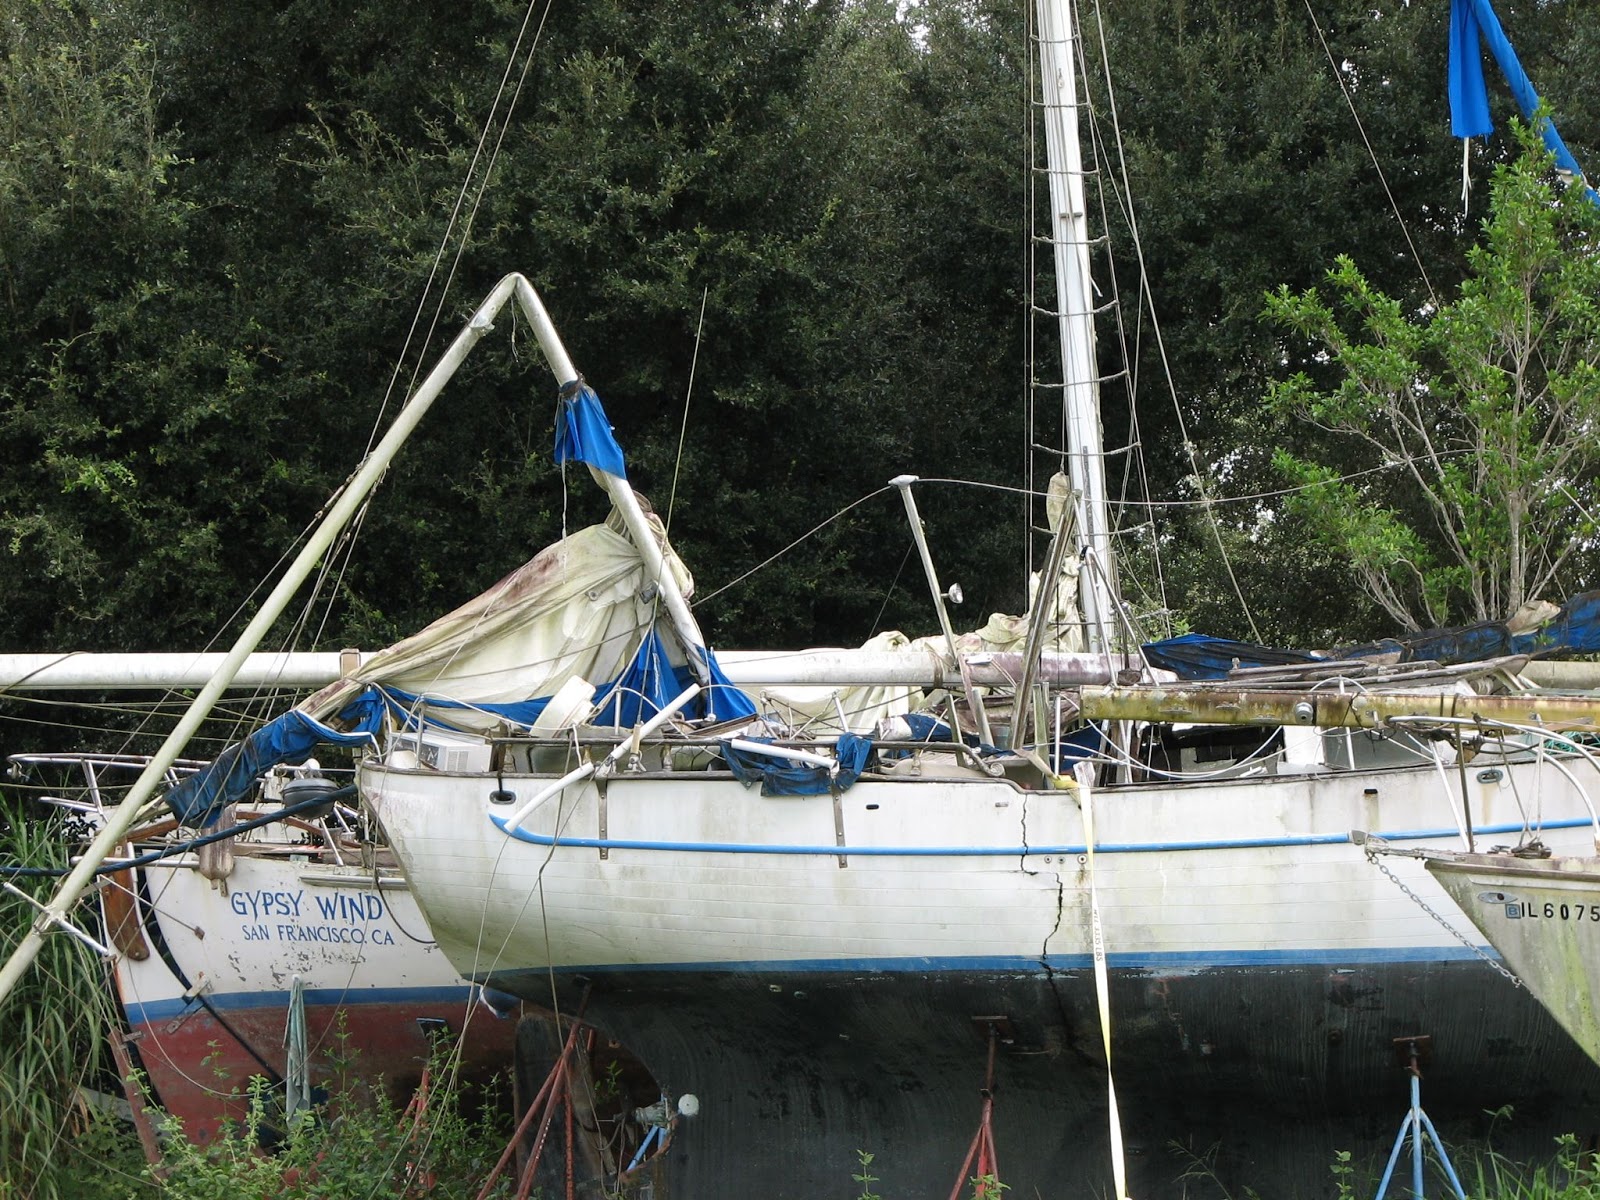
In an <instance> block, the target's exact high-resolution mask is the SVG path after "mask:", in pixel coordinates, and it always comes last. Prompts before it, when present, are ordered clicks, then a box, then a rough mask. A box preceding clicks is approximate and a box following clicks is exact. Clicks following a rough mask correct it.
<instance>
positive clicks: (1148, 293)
mask: <svg viewBox="0 0 1600 1200" xmlns="http://www.w3.org/2000/svg"><path fill="white" fill-rule="evenodd" d="M1094 10H1095V24H1096V27H1097V29H1098V30H1099V35H1100V58H1101V61H1102V62H1107V61H1109V58H1108V48H1107V46H1106V33H1105V20H1104V17H1103V15H1102V13H1101V9H1100V0H1095V4H1094ZM1102 78H1103V80H1104V82H1105V87H1106V106H1107V108H1108V109H1109V110H1110V113H1111V129H1112V138H1113V140H1114V142H1115V144H1116V147H1117V170H1118V174H1119V175H1120V177H1121V180H1122V192H1121V196H1122V199H1121V204H1122V211H1123V214H1124V215H1125V216H1126V217H1127V220H1128V232H1129V235H1130V237H1131V240H1132V242H1133V252H1134V258H1135V260H1136V261H1137V262H1138V264H1139V287H1140V290H1141V291H1142V292H1143V293H1144V299H1145V304H1146V306H1147V307H1148V311H1149V316H1150V332H1151V336H1152V337H1153V338H1154V339H1155V345H1156V353H1157V355H1158V357H1159V358H1160V360H1161V369H1162V372H1163V373H1164V375H1165V376H1166V381H1167V392H1168V394H1169V395H1170V396H1171V397H1172V410H1173V412H1174V413H1175V414H1176V415H1177V418H1178V436H1179V437H1180V438H1181V439H1182V441H1183V449H1184V453H1185V454H1186V455H1187V456H1188V459H1189V466H1190V470H1191V471H1192V472H1193V475H1194V480H1195V486H1196V487H1197V488H1198V489H1199V491H1200V494H1201V498H1202V500H1203V501H1208V500H1209V497H1208V496H1207V495H1206V477H1205V474H1204V473H1203V472H1202V471H1201V470H1200V461H1199V456H1198V455H1197V453H1196V451H1195V445H1194V443H1193V442H1192V441H1191V440H1190V438H1189V427H1188V422H1187V421H1186V420H1185V418H1184V415H1183V405H1182V403H1181V402H1180V401H1179V399H1178V385H1177V381H1176V380H1175V379H1174V378H1173V375H1172V362H1171V360H1170V359H1169V357H1168V355H1167V344H1166V339H1165V337H1164V336H1163V335H1162V332H1161V322H1160V319H1159V318H1158V317H1157V315H1156V298H1155V293H1154V291H1153V290H1152V289H1151V286H1150V269H1149V266H1148V264H1147V263H1146V262H1145V257H1144V242H1143V240H1142V238H1141V237H1140V234H1139V220H1138V216H1137V214H1136V213H1135V211H1134V205H1133V185H1132V182H1131V181H1130V180H1129V178H1128V158H1127V154H1126V152H1125V150H1124V148H1123V140H1122V122H1121V118H1120V117H1119V116H1118V113H1117V96H1116V89H1115V88H1114V87H1113V86H1112V83H1111V75H1110V72H1109V71H1108V72H1103V73H1102ZM1203 511H1204V512H1205V515H1206V521H1207V523H1208V524H1209V525H1210V527H1211V533H1212V536H1213V537H1214V538H1215V539H1216V543H1217V551H1218V553H1219V554H1220V555H1221V558H1222V565H1223V568H1224V570H1225V571H1226V572H1227V575H1228V582H1229V583H1230V584H1231V585H1232V587H1233V594H1234V596H1235V597H1236V598H1237V599H1238V601H1239V607H1240V609H1241V610H1242V611H1243V612H1244V617H1245V620H1246V622H1247V623H1248V624H1249V626H1250V633H1251V635H1252V636H1253V637H1254V638H1255V640H1256V641H1258V642H1259V641H1260V640H1261V631H1260V630H1259V629H1258V628H1257V627H1256V620H1255V616H1254V615H1253V614H1252V613H1251V611H1250V604H1249V602H1248V601H1247V600H1246V599H1245V596H1244V589H1243V588H1241V587H1240V586H1239V579H1238V576H1237V575H1236V574H1235V573H1234V570H1233V560H1232V558H1231V557H1230V556H1229V554H1228V547H1227V545H1226V543H1225V542H1224V541H1223V537H1222V525H1221V523H1220V522H1219V521H1218V520H1217V516H1216V513H1215V512H1214V511H1213V510H1212V509H1211V507H1210V505H1209V503H1207V504H1206V505H1205V507H1204V510H1203Z"/></svg>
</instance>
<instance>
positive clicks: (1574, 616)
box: [1511, 592, 1600, 656]
mask: <svg viewBox="0 0 1600 1200" xmlns="http://www.w3.org/2000/svg"><path fill="white" fill-rule="evenodd" d="M1596 651H1600V592H1583V593H1581V594H1580V595H1577V596H1574V597H1573V598H1572V599H1571V600H1568V601H1567V602H1566V604H1564V605H1563V606H1562V608H1561V611H1560V612H1559V613H1557V614H1556V615H1555V616H1554V617H1553V618H1551V619H1550V620H1549V621H1546V622H1545V623H1544V624H1543V625H1541V626H1539V628H1537V629H1535V630H1533V631H1532V632H1530V633H1519V634H1517V635H1516V636H1515V637H1513V638H1512V639H1511V653H1513V654H1533V655H1537V656H1545V655H1550V654H1592V653H1594V652H1596Z"/></svg>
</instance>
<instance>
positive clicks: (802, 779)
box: [721, 733, 872, 796]
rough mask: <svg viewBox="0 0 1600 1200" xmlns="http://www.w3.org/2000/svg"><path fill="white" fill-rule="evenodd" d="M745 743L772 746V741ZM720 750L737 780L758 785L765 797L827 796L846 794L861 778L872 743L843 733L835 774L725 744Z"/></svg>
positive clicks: (837, 751)
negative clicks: (835, 793)
mask: <svg viewBox="0 0 1600 1200" xmlns="http://www.w3.org/2000/svg"><path fill="white" fill-rule="evenodd" d="M745 740H746V741H750V742H765V743H770V742H771V741H772V740H773V739H771V738H746V739H745ZM721 749H722V759H723V761H724V762H726V763H727V764H728V769H729V770H730V771H732V772H733V773H734V775H735V777H737V778H738V779H739V780H740V781H741V782H743V783H746V784H751V783H757V782H759V783H760V784H761V794H762V795H763V796H826V795H828V794H829V793H830V792H833V791H835V790H837V791H841V792H842V791H844V790H845V789H846V788H848V787H849V786H850V785H851V784H853V783H855V781H856V780H857V779H858V778H859V777H860V775H861V772H862V771H863V770H865V769H866V766H867V759H868V758H870V757H871V756H872V740H871V739H870V738H864V737H862V736H860V735H859V734H855V733H841V734H840V735H839V742H838V745H837V746H836V747H835V748H834V755H835V757H836V758H837V759H838V762H839V770H838V772H837V773H836V774H835V773H832V772H830V771H828V770H827V769H825V768H823V767H814V766H811V765H809V764H807V763H798V762H795V761H793V760H792V759H787V758H778V757H776V756H774V755H769V754H756V753H754V752H752V751H749V750H736V749H734V747H733V746H731V745H729V744H728V743H727V742H723V743H722V747H721Z"/></svg>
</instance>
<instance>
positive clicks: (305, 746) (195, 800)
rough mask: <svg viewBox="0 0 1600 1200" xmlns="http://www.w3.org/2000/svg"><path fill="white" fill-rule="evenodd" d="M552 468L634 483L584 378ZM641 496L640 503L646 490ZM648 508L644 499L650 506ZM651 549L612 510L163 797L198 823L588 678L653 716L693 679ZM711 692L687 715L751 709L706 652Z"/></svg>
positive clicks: (686, 585)
mask: <svg viewBox="0 0 1600 1200" xmlns="http://www.w3.org/2000/svg"><path fill="white" fill-rule="evenodd" d="M554 457H555V459H556V461H557V462H569V461H579V462H583V463H584V464H585V465H587V466H588V467H589V469H590V470H591V472H594V473H596V476H597V478H599V476H600V475H602V474H603V475H606V476H610V477H611V479H610V480H603V481H602V483H603V485H604V486H606V487H607V490H608V491H611V492H612V495H613V496H614V497H615V495H616V494H617V493H616V492H615V491H614V490H613V489H615V488H616V487H617V486H620V487H622V488H627V487H628V484H627V482H626V474H625V466H624V461H623V455H622V450H621V448H620V447H619V446H618V445H617V443H616V439H615V438H614V437H613V436H612V434H611V426H610V424H609V422H608V421H607V420H606V416H605V411H604V409H603V408H602V407H601V405H600V401H599V398H598V397H596V396H595V394H594V392H592V391H591V390H590V389H589V388H588V387H587V386H585V385H583V383H582V381H581V380H580V381H578V382H577V383H576V384H575V385H574V386H572V387H571V388H569V389H567V390H566V391H564V393H563V395H562V397H561V405H560V409H559V412H558V415H557V421H556V445H555V454H554ZM640 499H642V498H640ZM641 507H643V506H642V505H641ZM645 520H646V523H647V524H648V527H649V531H650V536H651V538H652V539H653V540H654V542H655V543H656V547H657V548H658V549H659V550H660V552H661V556H662V560H663V563H664V570H665V571H667V572H670V573H671V575H672V578H673V579H674V580H675V581H676V583H677V585H678V588H679V590H680V591H681V592H682V594H683V595H684V597H686V598H687V597H688V596H689V595H691V594H692V592H693V590H694V580H693V578H692V577H691V576H690V574H689V572H688V570H687V568H685V567H684V565H683V563H682V562H681V561H680V560H679V559H678V557H677V555H676V554H674V553H673V551H672V548H671V546H669V545H668V543H667V538H666V530H665V528H664V527H663V526H662V524H661V522H660V520H659V519H658V518H657V517H655V516H654V515H653V514H649V513H648V512H647V513H646V517H645ZM659 592H660V589H659V587H658V585H657V582H656V580H655V578H654V577H653V576H652V575H651V573H650V570H649V568H648V566H647V565H646V562H645V559H644V556H643V555H642V554H641V553H640V550H639V548H638V547H637V546H636V545H635V544H634V542H633V540H632V539H631V538H630V537H629V536H628V534H626V533H625V532H624V531H623V524H622V520H621V518H620V516H619V514H618V513H617V512H616V510H615V509H613V511H612V514H611V516H610V517H609V518H608V519H607V520H606V522H605V523H603V524H600V525H592V526H589V527H587V528H584V529H580V530H578V531H577V532H576V533H573V534H571V535H569V536H567V537H564V538H562V539H561V540H560V541H558V542H556V543H555V544H554V545H551V546H548V547H546V548H545V549H544V550H542V551H540V552H539V553H538V554H537V555H535V556H534V557H533V558H532V559H531V560H530V561H528V562H527V563H525V564H523V565H522V566H521V567H518V568H517V569H516V570H515V571H513V572H511V574H509V575H507V576H506V577H505V578H504V579H502V580H500V581H499V582H498V583H496V584H495V585H494V586H493V587H491V588H490V589H489V590H488V591H486V592H484V593H483V594H482V595H479V596H477V597H475V598H473V599H472V600H469V601H467V603H465V604H463V605H462V606H461V607H460V608H457V609H456V610H455V611H454V612H450V613H447V614H446V615H444V616H442V617H440V618H439V619H438V620H436V621H434V622H433V623H432V624H430V625H428V626H427V627H426V628H425V629H422V630H420V631H418V632H417V633H414V634H412V635H411V636H410V637H408V638H406V639H405V640H404V641H401V642H397V643H395V644H394V645H393V646H390V647H388V648H387V649H385V650H382V651H380V652H379V653H377V654H375V655H373V657H372V658H370V659H368V660H367V662H366V663H364V664H363V665H362V666H361V668H360V669H359V670H357V671H356V672H355V673H353V674H351V675H349V676H347V677H345V678H343V679H340V680H338V681H337V682H335V683H332V684H330V685H329V686H328V687H325V688H323V689H322V690H321V691H319V692H317V693H316V694H315V695H313V696H312V697H311V698H310V699H308V700H306V701H305V702H304V703H302V704H300V705H299V706H297V707H296V708H295V709H294V710H292V711H291V712H289V713H286V714H284V715H283V716H282V717H279V718H278V719H277V720H275V721H272V722H270V723H269V724H267V725H265V726H263V727H262V728H261V729H259V730H257V731H256V732H255V733H253V734H252V735H251V736H250V737H248V738H246V739H245V740H244V741H243V742H242V743H239V744H238V745H235V746H231V747H229V748H228V750H226V751H224V753H223V754H222V755H221V756H219V758H218V759H217V761H216V762H214V763H212V764H210V765H209V766H207V767H206V768H204V769H203V770H201V771H199V772H197V773H196V774H195V775H193V776H191V777H190V778H188V779H186V780H184V781H183V783H181V784H180V785H179V786H178V787H176V788H174V789H173V790H172V791H171V792H169V793H168V794H167V798H166V799H167V805H168V807H169V808H171V809H172V811H173V813H174V814H175V815H176V816H177V817H178V818H179V819H180V820H181V821H183V822H184V823H185V824H188V825H198V824H202V823H204V822H205V821H207V820H208V819H210V817H211V816H212V815H213V814H214V813H216V812H218V811H219V810H220V809H221V808H222V807H223V806H224V805H226V804H229V803H232V802H233V801H235V800H237V799H239V798H240V797H241V796H243V795H244V794H246V793H247V792H248V791H249V789H250V788H251V787H252V786H253V785H254V781H255V779H256V778H257V777H258V776H259V775H260V774H261V773H262V772H263V771H265V770H268V769H270V768H271V767H273V766H275V765H277V764H279V763H299V762H304V761H305V759H306V758H307V757H309V756H310V755H311V753H312V752H313V750H314V749H315V747H316V746H317V745H318V744H319V743H321V742H329V741H337V742H341V743H344V744H352V743H354V742H371V741H373V740H374V739H375V738H376V736H377V734H378V733H379V731H381V730H383V729H384V728H386V727H389V728H393V727H415V726H417V725H420V724H423V723H427V724H433V725H441V726H445V727H448V728H452V729H457V730H464V731H468V732H474V733H480V734H485V735H489V734H496V733H500V734H506V733H514V732H517V731H521V730H526V729H527V728H528V727H529V726H531V725H532V723H533V721H534V720H535V718H537V717H538V715H539V713H540V712H542V711H543V710H544V708H545V706H546V705H547V704H548V703H549V701H550V698H551V697H552V696H553V695H555V693H556V692H557V691H559V690H560V689H561V687H562V685H563V684H566V683H568V682H569V681H570V680H573V679H583V680H586V681H588V682H590V683H593V684H595V685H597V686H596V690H595V698H596V699H597V700H599V699H609V700H610V702H611V703H610V708H609V710H608V711H609V712H610V714H611V718H612V719H615V720H616V721H617V723H619V724H633V723H635V722H637V721H642V720H645V719H647V718H648V717H650V716H653V715H654V714H655V713H656V712H657V711H659V709H660V708H661V707H662V706H664V705H665V703H666V702H667V699H669V698H670V697H672V696H675V695H677V694H678V693H679V692H681V691H682V690H683V688H684V686H685V685H686V684H687V682H688V680H689V673H688V671H687V669H686V662H687V656H686V654H685V651H684V647H683V645H682V644H681V642H680V641H679V640H678V638H677V637H676V636H675V635H674V634H673V632H672V631H671V629H670V623H665V626H666V628H665V632H664V633H663V631H662V630H658V629H657V624H658V617H659V615H660V613H659V602H658V601H659ZM708 659H709V661H708V664H707V665H708V669H709V675H710V679H711V686H709V687H707V688H706V689H705V691H704V692H703V693H702V694H701V695H700V696H698V697H697V698H696V700H695V702H694V703H693V704H692V705H690V706H689V707H687V708H686V709H685V710H684V715H685V716H687V717H691V718H692V717H716V718H720V719H734V718H738V717H748V716H754V715H755V711H756V709H755V705H754V704H753V703H752V702H751V701H750V699H749V697H747V696H745V695H744V693H743V692H741V691H740V690H739V689H738V688H736V687H734V686H733V685H731V684H730V683H728V681H727V678H726V676H724V675H723V674H722V672H721V670H720V669H719V668H718V667H717V666H716V662H715V659H714V658H709V655H708Z"/></svg>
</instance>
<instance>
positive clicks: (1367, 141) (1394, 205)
mask: <svg viewBox="0 0 1600 1200" xmlns="http://www.w3.org/2000/svg"><path fill="white" fill-rule="evenodd" d="M1302 2H1303V3H1304V4H1305V6H1306V16H1307V17H1309V18H1310V19H1311V28H1313V29H1315V30H1316V31H1317V41H1319V42H1321V43H1322V52H1323V53H1324V54H1325V55H1327V56H1328V66H1329V67H1330V68H1331V69H1332V71H1333V77H1334V79H1335V80H1337V81H1338V84H1339V91H1340V92H1342V93H1343V95H1344V102H1345V103H1346V104H1347V105H1349V107H1350V116H1351V117H1352V118H1353V119H1354V121H1355V123H1356V131H1357V132H1358V133H1360V134H1361V142H1362V144H1363V145H1364V146H1366V148H1367V155H1368V156H1369V157H1370V158H1371V159H1372V169H1373V170H1374V171H1376V172H1377V173H1378V182H1379V183H1381V184H1383V194H1384V195H1385V196H1387V197H1389V207H1390V208H1391V209H1392V210H1393V211H1394V219H1395V221H1396V222H1397V223H1398V224H1399V226H1400V232H1401V233H1402V234H1403V235H1404V236H1405V239H1406V245H1408V246H1410V247H1411V258H1412V261H1414V262H1415V263H1416V264H1417V274H1418V275H1420V276H1422V283H1423V286H1424V287H1426V288H1427V289H1428V296H1429V298H1430V299H1432V300H1433V302H1434V304H1435V305H1437V304H1438V302H1439V295H1438V293H1437V292H1435V291H1434V290H1433V281H1432V280H1431V279H1429V278H1428V271H1427V268H1425V267H1424V266H1423V264H1422V254H1421V253H1420V252H1419V251H1418V250H1417V244H1416V243H1415V242H1413V241H1412V240H1411V229H1410V227H1409V226H1408V225H1407V224H1406V218H1405V215H1404V214H1403V213H1402V212H1401V211H1400V204H1399V202H1398V201H1397V200H1396V199H1395V198H1394V193H1393V192H1392V191H1390V190H1389V179H1388V176H1386V175H1385V174H1384V173H1383V164H1382V163H1380V162H1379V161H1378V152H1377V151H1376V150H1374V149H1373V148H1372V139H1371V138H1369V137H1368V136H1367V129H1366V126H1365V125H1363V124H1362V123H1361V114H1360V113H1359V112H1357V111H1356V101H1355V97H1354V96H1352V95H1351V94H1350V87H1349V84H1347V83H1346V82H1345V77H1344V72H1343V71H1341V70H1340V69H1339V64H1338V62H1337V61H1335V59H1334V57H1333V51H1332V50H1331V49H1330V48H1329V46H1328V39H1327V37H1326V36H1324V34H1323V32H1322V25H1321V24H1320V23H1319V22H1318V20H1317V14H1316V13H1315V12H1313V11H1312V9H1311V0H1302Z"/></svg>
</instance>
